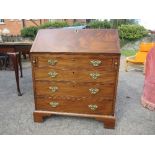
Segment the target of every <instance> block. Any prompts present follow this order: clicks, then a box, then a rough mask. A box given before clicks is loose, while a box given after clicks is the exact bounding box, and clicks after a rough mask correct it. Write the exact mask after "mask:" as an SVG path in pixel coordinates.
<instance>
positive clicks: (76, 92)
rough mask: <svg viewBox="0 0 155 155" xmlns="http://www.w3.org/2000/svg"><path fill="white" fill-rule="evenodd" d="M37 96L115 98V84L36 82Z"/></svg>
mask: <svg viewBox="0 0 155 155" xmlns="http://www.w3.org/2000/svg"><path fill="white" fill-rule="evenodd" d="M35 88H36V95H37V96H44V95H47V96H66V97H67V96H76V97H80V96H81V97H82V96H85V97H90V96H91V97H94V98H98V97H105V98H113V96H114V84H109V85H107V84H102V83H101V84H96V83H75V84H74V83H71V82H65V83H64V82H44V81H36V86H35Z"/></svg>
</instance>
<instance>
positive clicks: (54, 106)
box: [49, 101, 59, 108]
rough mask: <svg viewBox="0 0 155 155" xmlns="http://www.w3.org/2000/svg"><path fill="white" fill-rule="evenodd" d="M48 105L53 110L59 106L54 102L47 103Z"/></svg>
mask: <svg viewBox="0 0 155 155" xmlns="http://www.w3.org/2000/svg"><path fill="white" fill-rule="evenodd" d="M49 105H50V106H51V107H53V108H56V107H57V106H58V105H59V102H54V101H52V102H50V103H49Z"/></svg>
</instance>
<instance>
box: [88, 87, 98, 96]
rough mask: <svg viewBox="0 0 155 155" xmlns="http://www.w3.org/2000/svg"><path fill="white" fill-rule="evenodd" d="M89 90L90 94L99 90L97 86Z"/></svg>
mask: <svg viewBox="0 0 155 155" xmlns="http://www.w3.org/2000/svg"><path fill="white" fill-rule="evenodd" d="M89 91H90V93H91V94H94V95H95V94H97V93H98V92H99V89H98V88H90V89H89Z"/></svg>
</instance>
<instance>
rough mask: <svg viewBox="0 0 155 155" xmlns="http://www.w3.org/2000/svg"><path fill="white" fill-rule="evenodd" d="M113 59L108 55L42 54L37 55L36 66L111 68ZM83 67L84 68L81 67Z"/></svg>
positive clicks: (112, 67)
mask: <svg viewBox="0 0 155 155" xmlns="http://www.w3.org/2000/svg"><path fill="white" fill-rule="evenodd" d="M114 60H115V59H113V58H112V57H110V56H104V55H99V56H91V55H90V56H89V55H83V56H79V55H76V56H75V55H74V56H73V55H44V56H42V55H41V56H37V67H50V68H53V69H62V68H64V69H68V68H74V69H77V68H80V69H93V68H94V69H98V70H112V69H114V66H113V64H114V63H115V62H114ZM83 67H84V68H83Z"/></svg>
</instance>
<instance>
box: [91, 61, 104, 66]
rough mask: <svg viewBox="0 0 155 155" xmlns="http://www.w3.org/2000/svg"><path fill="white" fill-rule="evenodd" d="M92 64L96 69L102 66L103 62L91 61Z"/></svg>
mask: <svg viewBox="0 0 155 155" xmlns="http://www.w3.org/2000/svg"><path fill="white" fill-rule="evenodd" d="M90 63H91V64H92V65H93V66H94V67H97V66H100V65H101V63H102V61H101V60H91V61H90Z"/></svg>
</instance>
